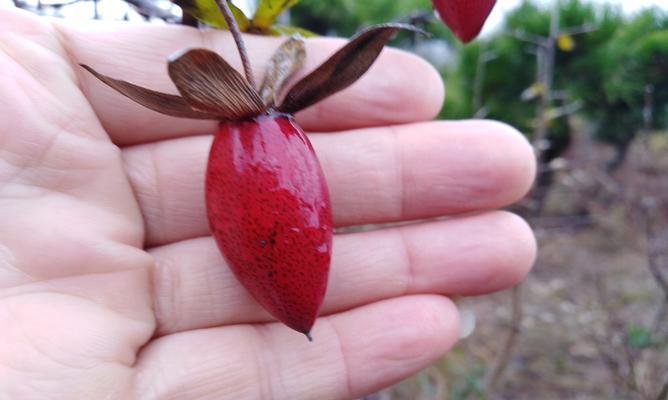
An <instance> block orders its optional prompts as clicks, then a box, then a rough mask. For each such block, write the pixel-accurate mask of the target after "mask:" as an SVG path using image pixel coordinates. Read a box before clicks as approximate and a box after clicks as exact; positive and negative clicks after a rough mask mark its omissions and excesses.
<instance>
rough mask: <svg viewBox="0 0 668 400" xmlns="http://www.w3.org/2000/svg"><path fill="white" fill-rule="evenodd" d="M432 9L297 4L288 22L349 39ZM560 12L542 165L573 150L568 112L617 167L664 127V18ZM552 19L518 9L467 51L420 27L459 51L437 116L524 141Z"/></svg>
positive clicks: (667, 61) (405, 4)
mask: <svg viewBox="0 0 668 400" xmlns="http://www.w3.org/2000/svg"><path fill="white" fill-rule="evenodd" d="M430 7H431V2H429V1H427V0H407V1H401V2H397V1H391V0H371V1H366V2H359V1H354V0H333V1H328V2H321V1H318V0H302V1H301V2H300V3H299V4H298V5H297V6H296V7H294V8H293V9H292V12H291V16H292V23H293V24H294V25H298V26H303V27H305V28H307V29H310V30H313V31H316V32H318V33H321V34H337V35H341V36H348V35H351V34H352V33H354V32H355V31H357V30H358V29H360V28H361V27H363V26H367V25H370V24H373V23H379V22H384V21H392V20H403V21H409V20H411V18H415V17H416V16H419V17H424V16H428V15H429V14H430V11H429V10H430ZM559 8H560V10H559V11H560V18H559V28H560V31H562V32H566V33H569V32H570V33H572V34H569V35H564V36H567V37H565V38H564V40H565V42H564V43H563V44H562V45H561V46H557V50H556V54H555V65H554V84H553V88H552V89H553V91H552V98H551V99H550V100H549V102H548V107H547V108H546V109H545V110H544V112H545V115H544V117H546V118H547V119H548V127H549V134H548V139H549V142H550V147H549V148H548V149H547V154H546V159H547V160H550V159H552V158H554V157H557V156H559V154H561V152H562V151H563V150H564V149H565V148H566V147H567V145H568V144H569V143H570V139H571V129H570V125H569V119H568V118H567V116H568V115H572V113H570V112H566V113H562V112H561V111H563V110H564V109H568V108H569V107H571V106H573V111H576V115H578V116H580V117H582V118H583V119H585V120H586V121H588V122H589V123H590V127H591V129H592V132H593V133H594V136H595V138H597V139H599V140H602V141H604V142H607V143H610V144H612V145H614V146H615V148H616V149H617V150H618V154H617V158H616V160H613V161H612V162H611V168H614V167H615V166H617V165H618V164H619V163H620V162H621V161H622V160H623V158H624V155H625V153H626V150H627V148H628V145H629V143H630V142H631V141H632V139H633V138H634V137H635V135H636V133H637V132H638V131H640V130H641V129H642V128H643V127H649V128H651V129H656V130H662V129H667V128H668V72H666V71H668V15H667V14H666V12H665V11H662V10H660V9H658V8H655V9H649V10H646V11H645V12H643V13H641V14H638V15H636V16H633V17H630V18H628V17H624V16H623V15H622V14H621V13H620V11H619V10H618V9H615V8H613V7H610V6H608V7H602V6H600V5H594V4H593V3H591V2H589V1H584V0H562V1H561V2H560V5H559ZM552 11H553V10H551V9H549V8H547V7H546V6H539V5H537V4H536V3H534V2H532V1H525V2H523V3H522V4H521V5H520V6H519V7H517V8H516V9H515V10H513V11H512V12H510V14H509V15H508V18H507V19H506V22H505V24H504V26H503V27H502V28H501V29H500V30H499V31H498V32H496V33H495V34H494V35H492V36H491V37H487V38H483V39H481V40H478V41H476V42H473V43H472V44H470V45H466V46H462V45H461V44H459V43H457V42H456V41H455V40H453V39H452V36H451V35H450V34H449V32H447V29H446V28H444V27H443V26H442V25H441V24H439V23H426V26H425V27H426V29H428V30H430V31H431V32H433V33H434V38H432V39H422V40H445V41H447V42H448V43H449V44H450V46H452V47H453V48H454V49H455V50H459V51H458V52H455V53H456V54H457V53H458V56H457V57H456V59H454V60H452V62H451V63H450V65H449V67H446V68H445V69H444V70H442V71H441V72H442V74H443V77H444V80H445V82H446V86H447V89H448V91H447V93H448V98H447V99H446V103H445V105H444V108H443V111H442V113H441V117H442V118H470V117H472V116H474V115H478V116H485V117H487V118H494V119H498V120H501V121H505V122H507V123H509V124H511V125H514V126H516V127H518V128H519V129H520V130H521V131H523V132H525V133H526V134H527V135H528V136H531V135H532V134H533V132H534V130H535V124H536V121H537V102H538V99H539V97H540V90H541V89H542V87H541V86H540V85H536V82H537V69H538V67H537V64H538V62H537V56H536V47H537V46H536V44H535V43H532V42H531V41H529V40H528V39H531V38H535V39H537V38H539V37H546V36H548V34H549V29H550V18H551V13H552ZM420 12H422V14H420ZM417 21H418V22H421V21H423V19H421V18H417ZM573 31H574V32H573ZM404 43H405V42H404ZM558 43H559V42H558ZM559 44H561V43H559ZM481 55H482V56H483V57H484V62H482V64H481V65H480V64H479V60H480V57H481ZM481 71H482V73H483V75H482V79H481V76H479V75H478V74H480V73H481ZM476 78H478V80H479V82H478V83H479V88H480V90H479V92H478V94H477V98H476V93H475V90H474V88H475V87H476ZM532 91H534V92H536V93H534V96H531V92H532ZM523 93H524V94H525V96H523ZM648 111H651V112H650V113H648ZM562 114H563V115H562Z"/></svg>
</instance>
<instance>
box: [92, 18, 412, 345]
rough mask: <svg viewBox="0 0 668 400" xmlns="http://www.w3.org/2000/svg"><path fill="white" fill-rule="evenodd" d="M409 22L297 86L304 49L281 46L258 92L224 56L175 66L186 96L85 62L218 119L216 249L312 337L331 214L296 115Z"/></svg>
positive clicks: (339, 85) (279, 314) (198, 56)
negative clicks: (289, 85)
mask: <svg viewBox="0 0 668 400" xmlns="http://www.w3.org/2000/svg"><path fill="white" fill-rule="evenodd" d="M400 29H408V30H412V31H418V30H417V29H416V28H414V27H411V26H408V25H402V24H386V25H378V26H375V27H372V28H369V29H367V30H365V31H363V32H361V33H360V34H359V35H357V36H356V37H355V38H353V39H352V40H351V41H350V42H349V43H348V44H347V45H346V46H344V47H343V48H342V49H340V50H339V51H338V52H336V53H335V54H334V55H333V56H332V57H330V58H329V59H328V60H327V61H325V62H324V63H323V64H322V65H321V66H320V67H318V68H317V69H316V70H315V71H313V72H311V73H310V74H309V75H307V76H306V77H304V78H302V79H301V80H300V81H299V82H297V83H296V84H295V85H294V86H293V87H292V88H291V89H290V90H289V91H288V93H287V94H285V96H284V98H283V101H282V103H281V104H280V105H278V106H277V99H279V98H280V96H279V95H280V94H281V93H282V89H283V86H284V84H285V82H286V81H288V79H289V78H290V76H291V75H292V74H293V73H294V72H295V71H296V70H297V69H299V67H301V65H302V63H303V61H304V57H305V50H304V43H303V42H302V41H301V40H299V39H296V38H292V39H290V40H288V41H287V42H285V43H284V44H283V45H282V46H280V47H279V49H278V51H277V52H276V54H275V55H274V57H272V59H271V60H270V62H269V65H268V67H267V71H266V74H265V79H264V82H263V84H262V86H261V88H260V90H259V91H258V90H257V89H256V88H255V87H253V85H251V84H249V83H248V80H245V79H244V78H243V77H242V76H241V75H240V74H239V73H238V72H237V71H236V70H235V69H234V68H233V67H232V66H230V65H229V64H228V63H227V62H226V61H225V60H224V59H223V58H222V57H220V56H219V55H217V54H216V53H214V52H212V51H210V50H206V49H192V50H189V51H186V52H185V53H182V54H179V55H177V56H174V57H173V58H172V59H170V61H169V63H168V71H169V76H170V77H171V78H172V81H173V82H174V84H175V85H176V88H177V89H178V90H179V94H180V95H179V96H177V95H173V94H167V93H160V92H156V91H154V90H150V89H146V88H143V87H140V86H137V85H133V84H131V83H129V82H125V81H121V80H118V79H114V78H110V77H108V76H105V75H102V74H100V73H98V72H96V71H95V70H94V69H92V68H90V67H88V66H85V65H84V66H83V67H84V68H86V69H87V70H88V71H90V72H91V73H92V74H93V75H95V76H96V77H97V78H98V79H100V80H101V81H102V82H104V83H106V84H107V85H109V86H110V87H112V88H113V89H115V90H117V91H119V92H120V93H122V94H124V95H125V96H127V97H129V98H131V99H132V100H134V101H136V102H137V103H139V104H142V105H144V106H145V107H148V108H150V109H152V110H155V111H157V112H160V113H163V114H167V115H171V116H174V117H184V118H199V119H214V120H218V121H220V125H219V129H218V132H217V134H216V137H215V139H214V142H213V146H212V147H211V152H210V153H209V164H208V167H207V173H206V208H207V216H208V219H209V225H210V226H211V230H212V233H213V236H214V237H215V239H216V243H217V244H218V247H219V248H220V250H221V252H222V253H223V256H224V257H225V259H226V260H227V263H228V265H229V267H230V268H231V269H232V271H233V272H234V274H235V275H236V277H237V278H238V280H239V282H240V283H241V284H242V285H243V286H244V287H246V289H248V291H249V292H250V294H251V295H252V296H253V297H254V298H255V299H256V300H257V301H258V302H259V303H260V304H261V305H262V306H263V307H264V308H265V309H266V310H267V311H269V312H270V313H271V314H272V315H273V316H274V317H276V318H277V319H278V320H279V321H281V322H283V323H285V324H286V325H288V326H289V327H291V328H293V329H295V330H297V331H299V332H302V333H304V334H306V335H307V336H308V337H309V339H310V336H309V332H310V331H311V327H312V326H313V323H314V322H315V319H316V317H317V315H318V310H319V308H320V305H321V304H322V301H323V297H324V295H325V290H326V288H327V276H328V272H329V262H330V256H331V249H332V232H333V227H332V210H331V206H330V202H329V195H328V192H327V185H326V183H325V177H324V175H323V173H322V170H321V168H320V164H319V163H318V159H317V158H316V155H315V153H314V152H313V148H312V147H311V143H310V142H309V141H308V138H307V137H306V135H305V134H304V132H303V131H302V130H301V128H299V126H298V125H297V124H296V123H295V121H294V120H293V119H292V117H291V115H292V114H294V113H296V112H299V111H301V110H303V109H304V108H307V107H309V106H311V105H313V104H315V103H317V102H318V101H320V100H322V99H324V98H326V97H328V96H330V95H332V94H334V93H336V92H338V91H340V90H343V89H345V88H346V87H348V86H350V85H351V84H352V83H354V82H355V81H356V80H357V79H358V78H359V77H360V76H362V75H363V74H364V73H365V72H366V71H367V70H368V69H369V67H371V65H372V64H373V62H374V61H375V60H376V58H377V57H378V55H379V54H380V52H381V51H382V49H383V47H384V45H385V43H386V42H387V41H388V40H389V39H390V38H391V37H392V36H393V34H394V33H395V32H397V31H398V30H400Z"/></svg>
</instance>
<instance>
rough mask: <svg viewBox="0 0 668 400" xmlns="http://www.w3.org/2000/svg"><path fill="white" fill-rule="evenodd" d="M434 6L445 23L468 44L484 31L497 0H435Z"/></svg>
mask: <svg viewBox="0 0 668 400" xmlns="http://www.w3.org/2000/svg"><path fill="white" fill-rule="evenodd" d="M433 4H434V8H435V9H436V11H437V12H438V15H439V16H440V17H441V19H442V20H443V22H445V24H446V25H447V26H448V27H449V28H450V29H451V30H452V32H454V34H455V35H457V37H458V38H459V39H460V40H461V41H462V42H464V43H468V42H470V41H471V40H473V39H475V38H476V37H477V36H478V34H479V33H480V31H481V30H482V27H483V25H484V24H485V21H486V20H487V17H488V16H489V14H490V13H491V12H492V9H493V8H494V5H495V4H496V0H433Z"/></svg>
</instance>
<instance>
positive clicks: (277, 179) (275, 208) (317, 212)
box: [206, 115, 333, 334]
mask: <svg viewBox="0 0 668 400" xmlns="http://www.w3.org/2000/svg"><path fill="white" fill-rule="evenodd" d="M206 205H207V212H208V217H209V223H210V225H211V231H212V232H213V235H214V237H215V238H216V242H217V244H218V247H219V248H220V249H221V251H222V253H223V255H224V256H225V259H226V261H227V263H228V265H229V266H230V268H231V269H232V271H233V272H234V274H235V275H236V277H237V278H238V279H239V281H240V282H244V284H245V286H246V288H247V289H248V291H249V292H250V293H251V294H252V295H253V297H255V299H256V300H257V301H258V302H259V303H260V304H261V305H262V306H263V307H264V308H266V309H267V310H268V311H269V312H270V313H271V314H273V315H274V316H275V317H276V318H278V319H279V320H281V321H284V322H285V324H286V325H288V326H289V327H290V328H292V329H294V330H296V331H299V332H302V333H305V334H307V333H308V332H309V331H310V329H311V326H313V323H314V322H315V319H316V317H317V314H318V310H319V308H320V305H321V303H322V300H323V298H324V295H325V290H326V288H327V276H328V271H329V263H330V254H331V248H332V231H333V227H332V211H331V206H330V202H329V194H328V192H327V185H326V183H325V177H324V175H323V173H322V170H321V168H320V164H319V163H318V159H317V158H316V155H315V152H314V151H313V148H312V147H311V143H310V142H309V140H308V138H307V137H306V135H305V134H304V132H303V131H302V130H301V128H300V127H299V126H298V125H297V124H296V123H295V121H294V120H293V119H292V117H290V116H287V115H262V116H259V117H257V118H255V119H253V120H249V121H243V122H233V123H229V122H223V123H221V124H220V128H219V130H218V133H217V134H216V137H215V139H214V142H213V145H212V147H211V152H210V156H209V163H208V168H207V173H206Z"/></svg>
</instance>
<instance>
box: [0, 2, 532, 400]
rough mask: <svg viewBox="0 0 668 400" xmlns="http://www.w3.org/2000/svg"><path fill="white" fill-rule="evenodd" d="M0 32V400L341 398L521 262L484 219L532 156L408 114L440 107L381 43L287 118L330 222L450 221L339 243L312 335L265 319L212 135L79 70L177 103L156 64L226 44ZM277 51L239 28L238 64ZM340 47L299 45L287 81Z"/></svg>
mask: <svg viewBox="0 0 668 400" xmlns="http://www.w3.org/2000/svg"><path fill="white" fill-rule="evenodd" d="M0 21H2V23H0V102H1V107H0V221H2V225H1V226H0V398H9V399H44V398H48V399H68V400H70V399H86V400H89V399H102V398H104V399H228V398H229V399H246V398H247V399H309V398H319V399H346V398H354V397H358V396H361V395H364V394H366V393H370V392H373V391H375V390H378V389H379V388H382V387H385V386H387V385H390V384H392V383H394V382H396V381H398V380H400V379H402V378H404V377H406V376H408V375H410V374H412V373H414V372H416V371H418V370H419V369H421V368H423V367H425V366H427V365H429V364H430V363H431V362H433V361H434V360H436V359H437V358H438V357H440V356H442V355H443V354H444V353H445V352H446V351H447V350H448V349H449V348H450V347H451V346H452V345H453V344H454V343H455V341H456V340H457V338H458V333H459V328H458V314H457V311H456V308H455V306H454V305H453V303H452V302H451V301H450V300H448V298H447V297H446V296H447V295H475V294H483V293H489V292H493V291H497V290H501V289H504V288H507V287H509V286H511V285H514V284H515V283H517V282H518V281H519V280H521V278H522V277H523V276H524V275H525V274H526V272H527V271H528V269H529V268H530V266H531V264H532V262H533V259H534V255H535V244H534V239H533V236H532V234H531V232H530V230H529V228H528V227H527V225H526V224H525V223H524V222H523V221H522V220H521V219H519V218H518V217H516V216H513V215H512V214H509V213H507V212H500V211H489V210H491V209H493V208H497V207H502V206H504V205H507V204H509V203H511V202H513V201H515V200H517V199H519V198H520V197H521V196H523V195H524V193H525V192H526V191H527V190H528V187H529V186H530V184H531V181H532V178H533V174H534V169H535V167H534V161H533V155H532V151H531V148H530V146H529V145H528V144H527V142H526V141H525V140H524V139H523V138H522V137H521V136H520V134H518V133H517V132H515V131H514V130H512V129H511V128H509V127H507V126H505V125H502V124H499V123H493V122H484V121H450V122H419V121H424V120H428V119H430V118H432V117H433V116H434V115H435V114H436V112H437V111H438V109H439V108H440V105H441V102H442V97H443V92H442V83H441V81H440V79H439V77H438V75H437V74H436V73H435V72H434V71H433V69H432V68H431V67H430V66H428V65H427V64H426V63H424V62H423V61H421V60H419V59H417V58H415V57H414V56H411V55H408V54H406V53H403V52H400V51H396V50H386V51H384V53H383V55H382V56H381V58H380V59H379V60H378V62H377V64H376V65H375V66H374V67H373V68H372V70H371V71H370V72H369V73H368V74H367V75H366V76H365V77H364V78H362V79H361V80H360V81H359V82H358V83H357V84H355V85H354V86H353V87H351V88H350V89H348V90H346V91H344V92H342V93H341V94H339V95H337V96H334V97H332V98H330V99H328V100H326V101H324V102H322V103H321V104H319V105H317V106H315V107H313V108H312V109H310V110H306V111H305V112H303V113H301V114H300V115H298V116H297V118H298V120H299V122H300V123H301V125H302V126H303V127H304V128H305V129H306V130H307V131H309V132H319V133H313V134H312V135H311V139H312V141H313V144H314V147H315V149H316V151H317V153H318V156H319V158H320V160H321V163H322V166H323V168H324V170H325V174H326V176H327V180H328V183H329V187H330V190H331V197H332V203H333V210H334V217H335V222H336V224H337V226H339V227H345V226H351V225H360V224H371V223H374V224H375V223H390V222H400V221H408V220H417V219H429V218H433V217H441V216H450V217H449V218H447V219H440V220H431V221H424V222H419V223H415V224H410V225H403V226H401V227H394V228H386V229H379V230H375V231H370V232H358V233H348V234H338V235H336V236H335V239H334V253H333V264H332V268H331V276H330V285H329V289H328V293H327V296H326V299H325V304H324V305H323V310H322V314H323V316H322V317H321V318H319V319H318V321H317V322H316V325H315V327H314V330H313V332H312V333H313V336H314V338H315V342H314V343H308V342H307V341H306V340H305V339H304V337H303V335H301V334H299V333H297V332H294V331H292V330H290V329H288V328H286V327H285V326H283V325H281V324H279V323H275V322H272V321H271V318H270V316H269V315H268V314H267V313H266V312H265V311H263V310H262V309H261V308H260V307H259V306H258V305H257V304H256V303H255V302H254V301H253V300H252V298H251V297H250V296H249V295H248V294H247V293H246V292H245V291H244V289H243V288H242V287H241V286H240V285H239V284H238V283H237V281H236V280H235V278H234V276H233V275H232V273H231V272H230V271H229V269H227V268H226V267H225V264H224V261H223V259H222V257H221V256H220V254H219V252H218V250H217V248H216V245H215V243H214V241H213V240H212V238H211V237H210V236H209V232H208V225H207V222H206V216H205V210H204V195H203V185H204V169H205V166H206V160H207V153H208V148H209V146H210V144H211V141H212V138H213V137H212V135H211V134H210V133H211V132H213V131H214V129H215V124H216V123H215V122H214V121H192V120H185V119H175V118H171V117H167V116H164V115H160V114H157V113H154V112H152V111H149V110H147V109H145V108H143V107H141V106H139V105H137V104H135V103H133V102H132V101H130V100H128V99H126V98H124V97H122V96H120V95H119V94H118V93H116V92H114V91H113V90H111V89H109V88H107V87H106V86H104V84H102V83H100V82H98V81H96V80H95V78H93V77H92V76H90V75H88V74H87V73H85V71H83V70H82V69H80V68H79V67H78V65H77V64H78V63H85V64H88V65H91V66H94V67H95V68H96V69H98V70H99V71H101V72H104V73H106V74H109V75H112V76H114V77H116V78H119V79H125V80H128V81H130V82H133V83H136V84H139V85H142V86H145V87H150V88H153V89H156V90H160V91H170V92H174V88H173V87H172V86H171V83H170V81H169V78H168V76H167V73H166V64H165V60H166V57H167V56H168V55H170V54H172V53H174V52H175V51H178V50H182V49H184V48H186V47H202V46H204V47H210V48H213V49H214V50H216V51H218V52H219V53H221V54H223V55H225V56H226V58H227V60H228V61H229V62H231V63H232V64H233V65H236V66H239V61H238V59H237V57H236V50H235V48H234V44H233V42H232V41H231V40H230V38H229V37H228V35H227V34H226V33H223V32H219V31H204V32H199V31H196V30H194V29H192V28H187V27H178V26H146V25H140V26H137V25H127V24H108V23H106V24H103V23H96V24H91V25H89V26H87V27H81V26H74V25H66V24H65V23H57V24H56V23H53V24H52V23H50V22H47V21H46V20H43V19H39V18H37V17H34V16H32V15H30V14H27V13H24V12H20V11H15V10H3V9H0ZM279 44H280V40H279V39H273V38H260V37H249V38H248V40H247V45H248V47H249V52H250V55H251V58H252V59H253V60H254V65H256V66H260V65H264V63H265V61H266V60H267V59H268V58H269V57H270V55H271V54H272V53H273V50H274V49H275V48H276V47H277V46H278V45H279ZM341 44H342V42H341V41H337V40H333V39H314V40H309V41H308V42H307V54H308V61H307V66H306V68H305V71H308V70H310V69H312V68H314V67H315V66H317V65H318V64H319V63H320V62H321V61H323V60H324V59H325V58H327V57H328V56H329V55H330V54H331V53H332V52H333V51H334V50H335V49H336V48H338V47H340V46H341ZM260 73H261V71H259V70H258V71H256V74H257V75H258V76H259V75H260ZM302 73H303V72H302Z"/></svg>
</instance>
